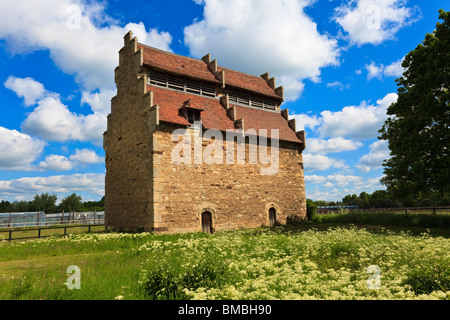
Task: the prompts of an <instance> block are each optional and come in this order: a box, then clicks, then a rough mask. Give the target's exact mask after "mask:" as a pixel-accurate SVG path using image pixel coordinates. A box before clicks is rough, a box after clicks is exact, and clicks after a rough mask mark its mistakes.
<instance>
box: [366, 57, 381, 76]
mask: <svg viewBox="0 0 450 320" xmlns="http://www.w3.org/2000/svg"><path fill="white" fill-rule="evenodd" d="M364 68H365V69H366V70H367V80H370V79H373V78H379V79H380V78H381V76H382V75H383V69H384V66H383V65H379V66H377V65H376V64H375V62H373V61H372V62H371V63H370V64H366V65H365V67H364Z"/></svg>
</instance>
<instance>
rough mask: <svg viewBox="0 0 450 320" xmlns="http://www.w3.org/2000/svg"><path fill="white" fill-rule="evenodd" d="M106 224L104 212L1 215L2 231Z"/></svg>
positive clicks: (16, 213) (13, 213)
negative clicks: (66, 225) (65, 225)
mask: <svg viewBox="0 0 450 320" xmlns="http://www.w3.org/2000/svg"><path fill="white" fill-rule="evenodd" d="M104 222H105V212H104V211H99V212H96V211H91V212H61V213H52V214H45V213H44V212H10V213H0V229H2V228H10V229H11V228H20V227H40V226H55V225H61V224H69V225H72V224H77V225H80V224H103V223H104Z"/></svg>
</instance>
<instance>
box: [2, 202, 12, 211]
mask: <svg viewBox="0 0 450 320" xmlns="http://www.w3.org/2000/svg"><path fill="white" fill-rule="evenodd" d="M11 211H12V206H11V202H9V201H5V200H2V201H1V202H0V212H11Z"/></svg>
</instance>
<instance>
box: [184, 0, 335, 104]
mask: <svg viewBox="0 0 450 320" xmlns="http://www.w3.org/2000/svg"><path fill="white" fill-rule="evenodd" d="M313 2H314V1H311V0H282V1H280V0H249V1H240V0H205V1H202V2H201V3H202V4H204V11H203V19H202V20H200V21H195V22H194V23H193V24H192V25H190V26H187V27H186V28H185V29H184V36H185V37H184V40H185V43H186V45H187V46H189V49H190V52H191V54H192V55H193V56H195V57H202V56H203V55H205V54H206V53H208V52H209V53H211V55H212V57H213V58H217V59H218V62H219V64H220V65H223V66H226V67H230V68H234V69H237V70H242V71H244V72H247V73H250V74H255V75H260V74H262V73H264V72H266V71H269V73H270V74H271V75H272V74H273V75H275V76H276V77H277V85H283V87H284V93H285V99H286V100H295V99H297V98H298V97H299V95H300V93H301V91H302V90H303V83H302V82H303V80H304V79H311V80H312V81H318V79H319V77H320V73H321V72H320V69H321V68H323V67H326V66H330V65H337V64H338V55H339V50H338V47H337V41H336V40H335V39H332V38H330V37H329V36H327V35H324V34H320V33H319V32H318V30H317V25H316V23H315V22H314V21H312V20H311V18H310V17H308V16H307V15H306V14H305V12H304V10H305V8H306V7H307V6H309V5H311V4H312V3H313ZM261 66H263V67H264V68H265V70H261Z"/></svg>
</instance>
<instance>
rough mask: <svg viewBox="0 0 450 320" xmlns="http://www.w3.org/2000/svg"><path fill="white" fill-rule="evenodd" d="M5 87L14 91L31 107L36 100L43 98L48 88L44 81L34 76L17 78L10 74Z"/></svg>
mask: <svg viewBox="0 0 450 320" xmlns="http://www.w3.org/2000/svg"><path fill="white" fill-rule="evenodd" d="M4 85H5V87H6V88H8V89H10V90H12V91H14V92H15V93H16V95H17V96H18V97H21V98H23V99H24V105H25V106H27V107H29V106H31V105H34V104H36V101H37V100H39V99H41V98H43V97H44V96H45V94H46V90H45V88H44V86H43V85H42V83H40V82H38V81H36V80H34V79H33V78H30V77H27V78H16V77H14V76H9V77H8V79H6V81H5V83H4Z"/></svg>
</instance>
